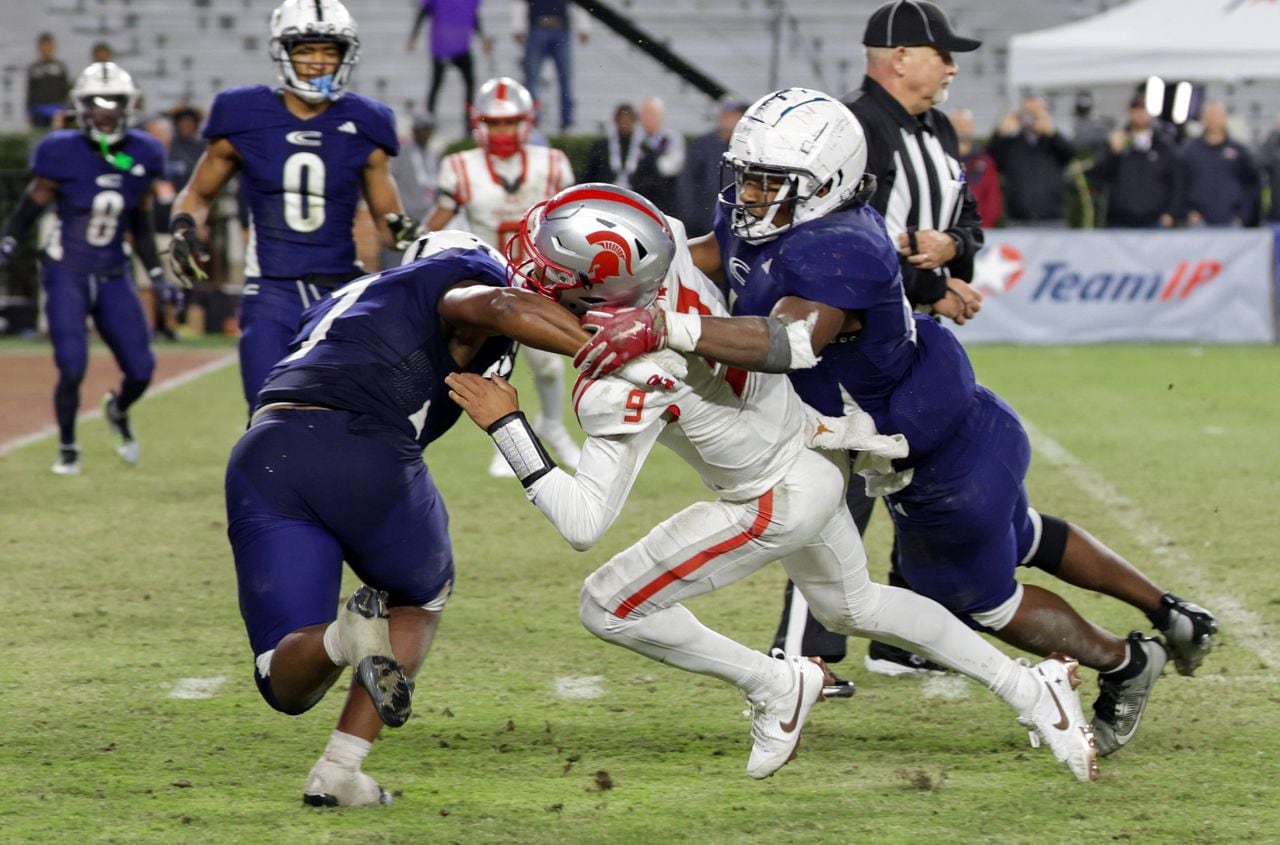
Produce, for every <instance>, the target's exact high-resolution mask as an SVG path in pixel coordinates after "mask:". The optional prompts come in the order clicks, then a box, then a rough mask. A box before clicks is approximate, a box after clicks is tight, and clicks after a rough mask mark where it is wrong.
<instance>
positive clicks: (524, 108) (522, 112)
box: [468, 76, 534, 158]
mask: <svg viewBox="0 0 1280 845" xmlns="http://www.w3.org/2000/svg"><path fill="white" fill-rule="evenodd" d="M468 108H469V109H470V111H471V134H472V137H474V138H475V139H476V143H477V144H479V145H480V147H481V148H482V149H484V150H485V151H486V152H488V153H490V154H492V155H495V156H497V157H498V158H506V157H507V156H513V155H515V154H516V153H518V152H519V151H520V148H521V147H523V146H524V145H525V144H526V143H527V142H528V140H529V133H530V132H531V131H532V130H533V109H534V104H533V95H531V94H530V93H529V89H528V88H525V87H524V86H523V85H521V84H520V83H519V82H516V81H515V80H514V79H512V78H511V77H509V76H499V77H498V78H496V79H490V80H489V81H488V82H486V83H485V84H483V85H481V86H480V91H479V93H477V94H476V98H475V102H474V103H472V104H471V105H470V106H469V107H468ZM513 117H514V118H519V120H520V127H519V128H518V129H517V130H516V134H514V135H498V136H496V137H495V136H493V135H490V133H489V127H488V126H487V123H488V121H491V120H510V119H511V118H513Z"/></svg>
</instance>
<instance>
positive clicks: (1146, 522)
mask: <svg viewBox="0 0 1280 845" xmlns="http://www.w3.org/2000/svg"><path fill="white" fill-rule="evenodd" d="M1022 424H1023V427H1024V428H1026V430H1027V435H1028V436H1029V437H1030V439H1031V445H1032V448H1033V449H1034V450H1035V451H1036V452H1037V453H1038V454H1039V455H1040V456H1041V457H1043V458H1044V459H1045V460H1047V461H1049V463H1051V464H1053V465H1054V466H1056V467H1058V468H1059V469H1061V470H1062V471H1063V472H1064V473H1066V475H1067V477H1068V478H1070V479H1071V481H1072V482H1073V483H1074V484H1075V485H1076V486H1077V487H1079V488H1080V489H1081V490H1083V491H1084V492H1085V494H1087V495H1088V496H1089V497H1090V498H1092V499H1094V500H1095V501H1097V502H1099V503H1100V504H1103V505H1105V506H1107V507H1109V508H1111V509H1112V514H1113V516H1114V517H1115V519H1116V521H1117V522H1119V523H1120V524H1121V525H1122V526H1124V527H1125V528H1126V529H1127V530H1129V531H1130V532H1131V533H1132V534H1133V535H1134V537H1136V538H1137V540H1138V542H1139V543H1141V544H1142V545H1143V546H1145V547H1146V548H1147V549H1148V550H1149V551H1150V552H1151V554H1152V555H1154V556H1155V557H1156V558H1157V559H1159V560H1160V561H1161V563H1162V564H1164V565H1165V566H1166V567H1167V568H1168V569H1169V570H1170V572H1171V573H1175V574H1176V575H1177V577H1178V583H1179V584H1180V585H1181V584H1185V585H1186V589H1187V595H1188V596H1189V597H1190V599H1191V600H1192V601H1195V602H1201V603H1203V604H1204V606H1205V607H1207V608H1209V609H1210V610H1212V611H1213V613H1214V614H1215V615H1216V616H1217V617H1218V619H1219V620H1220V621H1222V622H1223V623H1225V625H1226V627H1227V628H1228V630H1229V631H1230V636H1231V640H1232V642H1233V643H1235V644H1236V645H1238V646H1239V647H1240V648H1244V649H1248V650H1249V651H1251V652H1253V653H1254V654H1256V655H1258V657H1259V658H1260V659H1261V660H1262V663H1263V665H1264V666H1266V668H1268V669H1275V668H1276V667H1278V666H1280V651H1278V650H1277V646H1276V645H1275V644H1274V643H1272V642H1271V641H1270V638H1269V637H1268V635H1267V630H1266V626H1265V625H1264V624H1263V622H1262V617H1261V616H1260V615H1259V614H1257V613H1254V612H1253V611H1251V610H1249V609H1247V608H1246V607H1244V606H1243V605H1242V604H1240V602H1238V601H1236V599H1235V598H1234V597H1233V596H1230V595H1227V594H1226V593H1223V592H1220V591H1218V590H1216V589H1215V588H1214V579H1213V578H1212V577H1210V574H1209V572H1208V570H1206V569H1205V567H1204V565H1203V564H1201V563H1200V562H1199V561H1197V560H1196V559H1195V558H1194V557H1192V556H1191V553H1190V552H1188V551H1186V549H1184V548H1183V547H1182V546H1179V545H1177V544H1176V543H1175V541H1174V539H1173V538H1172V537H1170V536H1169V535H1168V534H1167V533H1165V531H1164V529H1162V528H1161V527H1160V525H1159V524H1158V523H1157V522H1156V521H1155V520H1154V519H1152V518H1151V517H1150V516H1148V515H1147V514H1146V512H1144V511H1143V510H1142V508H1141V507H1139V505H1138V503H1137V502H1135V501H1133V500H1132V499H1130V498H1129V497H1127V496H1125V495H1124V494H1122V493H1121V492H1120V491H1119V490H1117V489H1116V488H1115V487H1114V486H1112V485H1111V483H1110V482H1108V481H1107V480H1106V479H1105V478H1103V477H1102V475H1101V474H1100V473H1098V472H1096V471H1095V470H1093V469H1092V468H1090V467H1089V466H1087V465H1086V464H1085V463H1084V462H1083V461H1081V460H1080V459H1079V458H1077V457H1076V456H1075V455H1073V454H1072V453H1071V452H1070V451H1068V450H1067V448H1066V447H1065V446H1063V445H1062V444H1061V443H1059V442H1058V441H1056V440H1054V439H1053V438H1052V437H1050V436H1049V435H1048V434H1045V433H1044V432H1043V431H1041V430H1040V429H1039V428H1037V427H1036V426H1035V425H1033V424H1031V423H1030V422H1028V421H1027V419H1026V418H1025V417H1024V418H1023V420H1022ZM1179 592H1181V590H1179Z"/></svg>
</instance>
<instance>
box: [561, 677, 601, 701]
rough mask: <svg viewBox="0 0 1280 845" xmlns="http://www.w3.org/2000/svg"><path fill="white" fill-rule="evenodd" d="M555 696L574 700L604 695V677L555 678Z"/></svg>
mask: <svg viewBox="0 0 1280 845" xmlns="http://www.w3.org/2000/svg"><path fill="white" fill-rule="evenodd" d="M555 685H556V695H557V696H559V697H560V698H564V699H569V700H576V699H590V698H599V697H600V696H602V695H604V675H568V676H563V677H559V678H556V680H555Z"/></svg>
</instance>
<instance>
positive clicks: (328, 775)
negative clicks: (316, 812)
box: [302, 757, 391, 807]
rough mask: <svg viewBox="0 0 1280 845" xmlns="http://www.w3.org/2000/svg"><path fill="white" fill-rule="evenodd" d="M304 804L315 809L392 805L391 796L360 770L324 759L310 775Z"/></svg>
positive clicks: (312, 768) (303, 793) (312, 769)
mask: <svg viewBox="0 0 1280 845" xmlns="http://www.w3.org/2000/svg"><path fill="white" fill-rule="evenodd" d="M302 803H303V804H306V805H308V806H311V807H372V806H375V805H378V804H390V803H391V794H390V793H388V792H387V791H386V790H385V789H383V788H382V787H381V786H379V785H378V782H377V781H376V780H374V779H373V778H371V777H369V776H368V775H366V774H365V773H364V772H362V771H360V770H359V769H350V768H347V767H346V766H341V765H339V764H337V763H335V762H333V761H332V760H330V759H329V758H327V757H321V758H320V759H319V761H317V762H316V764H315V765H314V766H312V767H311V773H310V774H309V775H307V783H306V785H305V786H304V787H303V788H302Z"/></svg>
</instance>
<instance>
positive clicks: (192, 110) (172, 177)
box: [169, 104, 207, 191]
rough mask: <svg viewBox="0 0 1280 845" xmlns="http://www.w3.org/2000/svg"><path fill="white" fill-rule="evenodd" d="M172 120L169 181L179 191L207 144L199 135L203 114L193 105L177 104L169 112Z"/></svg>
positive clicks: (185, 183)
mask: <svg viewBox="0 0 1280 845" xmlns="http://www.w3.org/2000/svg"><path fill="white" fill-rule="evenodd" d="M169 120H171V121H173V140H172V141H171V142H170V143H169V181H170V182H172V183H173V187H174V188H176V189H177V190H179V191H181V190H182V189H183V188H185V187H186V186H187V180H188V179H190V178H191V174H192V173H193V172H194V171H195V169H196V162H198V161H199V160H200V156H202V155H204V149H205V147H206V146H207V144H206V143H205V140H204V138H201V137H200V124H201V123H202V122H203V121H204V114H203V113H202V112H201V111H200V110H199V109H198V108H196V107H195V106H189V105H185V104H183V105H179V106H175V107H174V109H173V111H171V112H169Z"/></svg>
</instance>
